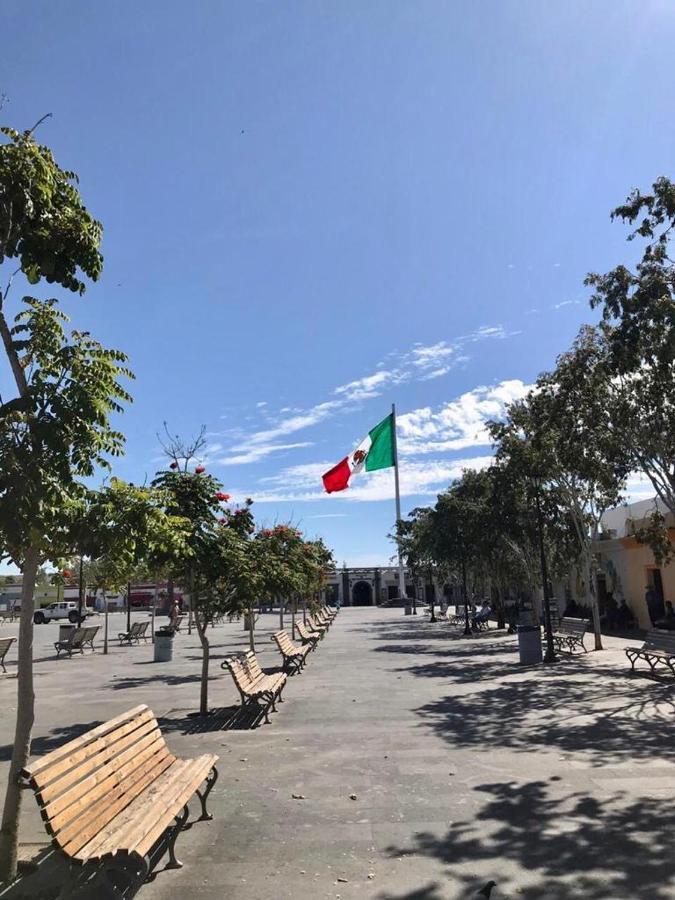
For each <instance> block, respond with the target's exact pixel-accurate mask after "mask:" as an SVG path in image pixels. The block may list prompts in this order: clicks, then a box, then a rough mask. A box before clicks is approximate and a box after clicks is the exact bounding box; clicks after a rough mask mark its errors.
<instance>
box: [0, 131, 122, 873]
mask: <svg viewBox="0 0 675 900" xmlns="http://www.w3.org/2000/svg"><path fill="white" fill-rule="evenodd" d="M2 132H3V133H4V134H5V135H6V136H7V138H8V140H7V142H6V143H5V144H2V145H0V273H6V277H2V280H3V283H4V288H3V289H2V290H1V291H0V338H1V339H2V345H3V347H4V351H5V355H6V358H7V361H8V363H9V367H10V370H11V373H12V376H13V380H14V384H15V395H14V396H11V397H9V396H5V397H2V398H1V401H0V404H1V405H0V548H2V552H3V553H4V555H5V556H7V557H9V558H10V559H11V560H12V562H14V563H15V564H16V565H17V566H18V567H19V568H20V569H21V572H22V593H21V622H20V626H19V661H18V689H17V691H18V696H17V715H16V729H15V735H14V746H13V751H12V760H11V764H10V772H9V780H8V785H7V792H6V795H5V805H4V810H3V817H2V826H1V827H0V879H8V878H11V877H13V876H14V875H15V873H16V866H17V843H18V822H19V812H20V790H19V783H18V777H19V773H20V771H21V769H22V768H23V767H24V765H25V764H26V762H27V760H28V756H29V753H30V740H31V732H32V727H33V719H34V691H33V673H32V661H33V651H32V645H33V602H34V601H33V594H34V588H35V581H36V575H37V571H38V567H39V565H40V564H41V563H42V562H44V561H46V560H53V559H56V558H58V557H61V556H63V555H64V553H66V552H68V549H69V546H70V544H69V531H70V529H71V527H72V526H73V524H74V523H75V522H76V521H77V519H78V517H79V515H80V512H81V509H82V506H83V503H84V498H85V496H86V488H85V486H84V484H83V483H82V479H83V478H87V477H91V476H92V475H93V474H94V473H95V471H96V470H97V469H98V468H99V467H101V466H103V467H105V466H107V465H108V457H109V456H118V455H120V454H121V453H122V450H123V442H124V438H123V435H122V434H120V433H119V432H118V431H116V430H114V429H113V428H112V427H111V424H110V417H111V414H113V413H118V412H121V411H122V403H124V402H128V401H129V400H130V399H131V398H130V396H129V394H128V393H127V391H126V390H124V389H123V388H122V386H121V378H122V377H124V376H126V377H131V372H130V371H129V370H128V369H127V368H126V357H125V356H124V354H123V353H121V352H119V351H116V350H107V349H105V348H104V347H103V346H101V344H100V343H98V342H97V341H95V340H94V339H93V338H92V337H91V336H90V335H89V334H88V333H87V332H82V331H72V332H70V334H67V333H66V330H65V324H66V322H67V321H68V319H67V317H66V316H65V315H64V314H63V313H62V312H61V311H60V310H59V308H58V305H57V301H56V300H54V299H49V300H38V299H35V298H32V297H24V299H23V305H22V308H21V309H20V311H19V312H18V313H17V315H16V316H15V318H14V324H12V321H11V319H10V318H8V310H7V307H8V302H9V292H10V287H11V284H12V280H13V279H14V277H15V276H16V275H17V274H19V272H21V273H22V274H23V275H24V276H25V278H26V279H27V280H28V282H29V283H30V284H37V283H38V282H39V281H41V280H42V279H45V280H46V281H47V282H49V283H50V284H58V285H61V286H62V287H64V288H66V289H68V290H71V291H75V292H77V293H80V294H82V293H84V290H85V284H84V280H83V278H85V277H86V278H90V279H92V280H96V279H97V278H98V277H99V275H100V273H101V269H102V262H103V261H102V257H101V254H100V252H99V244H100V240H101V226H100V224H99V223H98V222H97V221H96V220H95V219H94V218H93V217H92V216H91V214H90V213H89V212H88V211H87V210H86V208H85V207H84V205H83V203H82V200H81V198H80V195H79V192H78V190H77V187H76V182H77V178H76V176H75V175H74V173H72V172H66V171H64V170H62V169H61V168H60V167H59V166H58V165H57V164H56V162H55V160H54V158H53V156H52V154H51V152H50V151H49V149H48V148H47V147H44V146H42V145H39V144H37V143H36V142H35V140H34V137H33V133H32V131H26V132H23V133H19V132H16V131H14V130H12V129H8V128H3V129H2ZM13 261H16V262H13Z"/></svg>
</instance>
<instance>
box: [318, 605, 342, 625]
mask: <svg viewBox="0 0 675 900" xmlns="http://www.w3.org/2000/svg"><path fill="white" fill-rule="evenodd" d="M321 612H322V613H323V614H324V616H326V618H327V619H330V620H331V622H332V621H333V619H334V618H336V616H337V614H338V612H339V610H337V609H331V608H330V606H326V605H325V604H324V605H323V606H322V607H321Z"/></svg>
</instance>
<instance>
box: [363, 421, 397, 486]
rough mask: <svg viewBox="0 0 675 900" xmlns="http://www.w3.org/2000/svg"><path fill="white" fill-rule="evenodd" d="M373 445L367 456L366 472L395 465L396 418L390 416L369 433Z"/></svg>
mask: <svg viewBox="0 0 675 900" xmlns="http://www.w3.org/2000/svg"><path fill="white" fill-rule="evenodd" d="M368 434H369V436H370V439H371V441H372V444H371V446H370V450H369V451H368V455H367V456H366V472H374V471H375V470H376V469H388V468H389V467H390V466H393V465H394V417H393V415H391V414H390V415H388V416H387V418H386V419H383V420H382V421H381V422H380V424H379V425H376V426H375V427H374V428H373V429H372V431H369V432H368Z"/></svg>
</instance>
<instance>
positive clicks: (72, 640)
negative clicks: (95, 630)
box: [68, 628, 89, 648]
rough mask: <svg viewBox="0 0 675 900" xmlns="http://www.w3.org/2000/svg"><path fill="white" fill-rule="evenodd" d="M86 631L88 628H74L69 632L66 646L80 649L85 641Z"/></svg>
mask: <svg viewBox="0 0 675 900" xmlns="http://www.w3.org/2000/svg"><path fill="white" fill-rule="evenodd" d="M88 631H89V629H88V628H74V629H73V630H72V631H71V632H70V636H69V639H68V646H69V647H74V648H77V647H81V646H82V644H83V643H84V642H85V641H86V640H87V632H88Z"/></svg>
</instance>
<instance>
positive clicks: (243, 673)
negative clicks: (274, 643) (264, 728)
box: [220, 650, 288, 722]
mask: <svg viewBox="0 0 675 900" xmlns="http://www.w3.org/2000/svg"><path fill="white" fill-rule="evenodd" d="M220 667H221V669H228V670H229V672H230V674H231V675H232V678H233V680H234V683H235V685H236V688H237V690H238V691H239V695H240V697H241V705H242V708H243V707H245V706H247V705H249V704H251V703H255V704H257V706H259V707H260V709H261V710H262V711H263V712H264V714H265V721H266V722H269V720H270V717H269V712H270V709H272V711H273V712H276V708H277V705H276V704H277V700H279V702H283V698H282V696H281V692H282V691H283V689H284V685H285V684H286V679H287V677H288V676H287V675H286V674H285V673H284V672H279V673H277V674H275V675H267V674H266V673H265V672H263V670H262V669H261V668H260V664H259V663H258V660H257V659H256V655H255V653H254V652H253V651H252V650H248V651H247V652H246V653H243V654H239V655H237V656H229V657H228V658H227V659H225V660H224V661H223V662H222V663H221V664H220Z"/></svg>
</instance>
